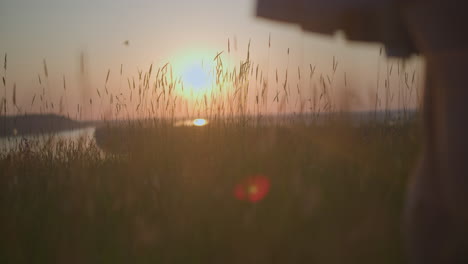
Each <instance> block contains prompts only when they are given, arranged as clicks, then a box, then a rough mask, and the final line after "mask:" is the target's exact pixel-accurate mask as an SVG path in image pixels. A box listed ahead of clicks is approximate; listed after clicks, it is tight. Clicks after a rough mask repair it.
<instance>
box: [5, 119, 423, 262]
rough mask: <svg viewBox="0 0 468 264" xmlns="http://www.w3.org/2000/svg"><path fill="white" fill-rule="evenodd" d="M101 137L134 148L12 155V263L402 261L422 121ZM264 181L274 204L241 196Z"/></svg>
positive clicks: (143, 131) (8, 169) (67, 148)
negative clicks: (244, 185) (240, 186)
mask: <svg viewBox="0 0 468 264" xmlns="http://www.w3.org/2000/svg"><path fill="white" fill-rule="evenodd" d="M102 129H103V130H105V131H106V133H111V134H114V135H117V136H116V138H115V140H119V141H118V142H120V144H123V145H125V144H128V145H129V147H128V148H126V149H125V150H124V151H122V152H121V153H120V154H103V153H102V152H101V151H100V150H99V148H98V147H97V146H96V145H95V144H94V143H91V144H85V143H86V142H84V141H83V142H80V143H78V144H73V145H72V144H70V143H67V142H62V143H59V144H56V145H49V146H48V147H45V148H43V149H41V150H40V151H35V150H34V149H32V148H31V147H28V144H26V143H23V144H22V146H21V148H19V149H18V150H17V151H14V152H11V153H8V154H3V155H2V156H1V158H0V171H1V172H2V174H1V175H2V176H1V178H0V181H1V183H0V188H1V190H0V197H1V199H0V201H1V205H0V208H1V210H0V214H1V216H0V219H1V225H0V230H1V234H2V242H1V243H2V245H1V246H0V262H2V263H21V262H22V263H361V264H362V263H402V262H403V255H402V254H403V251H402V238H401V235H402V234H401V232H400V217H401V208H402V204H403V197H404V191H405V185H406V180H407V177H408V175H409V172H410V170H411V166H412V164H413V162H414V158H415V156H416V152H417V149H418V142H419V140H418V137H417V133H416V131H417V130H416V129H415V124H414V123H406V124H400V125H395V126H389V125H382V124H380V125H379V124H369V125H363V126H361V127H359V128H356V127H353V126H351V125H349V124H348V125H347V124H345V123H336V124H334V123H330V124H328V125H325V126H304V125H301V124H300V123H298V124H296V125H293V126H289V127H256V126H239V125H229V124H224V125H221V124H211V125H209V126H205V127H172V126H169V125H167V124H160V125H152V126H143V125H139V126H126V128H125V129H122V128H113V127H108V128H105V127H104V128H102ZM119 129H120V131H121V132H120V133H125V135H126V137H125V138H126V139H125V141H122V138H121V137H120V136H119V135H118V134H116V133H117V131H118V130H119ZM122 131H123V132H122ZM110 140H112V139H110ZM114 144H115V143H114ZM29 145H30V144H29ZM254 174H263V175H265V176H266V177H268V178H269V180H270V182H271V190H270V192H269V193H268V195H267V196H266V197H265V198H264V199H263V200H262V201H260V202H258V203H255V204H252V203H249V202H246V201H239V200H236V199H235V197H234V194H233V189H234V186H235V185H236V184H237V183H238V182H240V181H241V180H242V179H244V178H245V177H247V176H249V175H254Z"/></svg>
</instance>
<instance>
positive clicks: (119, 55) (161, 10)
mask: <svg viewBox="0 0 468 264" xmlns="http://www.w3.org/2000/svg"><path fill="white" fill-rule="evenodd" d="M269 34H271V39H272V47H271V53H270V57H269V58H270V63H269V64H268V65H270V67H269V68H270V71H274V69H275V68H278V69H279V70H281V69H285V68H286V67H289V68H292V69H297V66H301V67H304V69H307V68H308V65H309V64H312V65H317V70H318V71H320V72H323V73H325V74H326V73H329V72H330V70H331V67H332V66H331V65H332V59H333V56H336V58H337V60H338V61H339V62H340V63H339V70H340V71H341V73H340V74H343V73H344V72H346V73H347V78H348V79H349V80H348V81H349V82H350V83H351V84H352V85H353V86H354V89H356V90H357V91H358V92H359V93H360V97H362V100H361V101H362V104H363V105H367V104H368V102H367V101H368V98H367V97H368V96H367V95H368V94H369V90H370V89H371V88H372V86H375V84H376V79H377V66H378V61H379V46H378V45H370V44H356V43H347V42H346V41H344V40H343V38H340V37H334V38H331V37H327V36H318V35H314V34H310V33H304V32H302V31H301V30H300V28H299V27H297V26H295V25H288V24H281V23H275V22H270V21H266V20H262V19H258V18H256V17H255V1H254V0H236V1H232V0H197V1H194V0H171V1H162V0H152V1H150V0H132V1H129V0H80V1H75V0H0V36H1V37H0V52H1V53H7V54H8V71H7V77H8V78H7V81H8V84H7V85H10V86H11V85H12V83H13V82H15V83H16V85H17V94H18V95H17V97H18V99H17V100H18V101H19V102H20V103H23V104H26V103H28V104H29V103H30V101H31V97H32V96H33V94H34V93H35V91H36V90H35V89H38V80H37V79H38V77H37V75H38V74H43V65H42V64H43V59H46V60H47V64H48V70H49V72H50V74H49V75H50V83H51V84H50V85H51V86H58V87H60V86H61V83H62V79H63V76H64V75H65V76H66V79H67V85H68V87H70V88H69V90H70V95H69V97H71V99H70V100H73V97H74V96H75V97H78V96H79V93H80V92H79V91H78V90H79V89H78V87H79V84H78V82H77V76H78V73H79V58H80V53H82V52H83V53H84V54H86V58H87V66H88V67H89V74H90V82H91V84H92V85H93V86H97V87H99V86H102V85H103V83H104V81H105V77H106V74H107V71H108V69H110V70H111V73H116V72H118V71H119V70H120V65H121V64H123V65H124V70H125V72H126V73H127V74H128V75H131V74H136V72H137V68H140V69H147V67H148V66H149V65H150V64H151V63H154V64H155V66H160V65H164V64H165V63H166V62H172V63H177V62H178V61H182V60H184V58H192V57H193V58H196V59H199V58H200V57H208V58H207V59H210V58H212V57H214V56H215V55H216V53H217V52H218V51H223V50H225V51H226V50H227V40H228V38H229V39H230V41H231V44H232V46H233V48H234V40H235V39H236V40H237V46H238V51H237V53H236V52H234V51H233V52H232V53H231V55H230V56H231V57H230V58H231V59H232V60H233V61H236V60H240V59H242V58H245V53H246V48H247V43H248V41H249V39H251V42H252V44H251V50H252V51H251V56H252V58H253V60H254V61H256V63H259V64H260V65H266V64H267V63H266V62H267V58H268V52H267V50H268V37H269ZM125 40H129V45H128V46H126V45H124V44H123V42H124V41H125ZM288 48H290V51H291V52H290V56H289V58H288V56H287V53H286V50H287V49H288ZM2 57H3V56H2ZM265 67H266V66H264V68H265ZM306 67H307V68H306ZM380 67H381V71H385V67H386V66H385V62H382V61H381V66H380ZM2 74H3V73H2ZM112 77H115V75H113V74H111V79H112V81H111V83H112V84H115V83H116V79H115V78H112ZM338 78H339V79H340V80H341V79H344V78H342V77H338ZM57 89H58V88H57ZM2 92H3V87H2Z"/></svg>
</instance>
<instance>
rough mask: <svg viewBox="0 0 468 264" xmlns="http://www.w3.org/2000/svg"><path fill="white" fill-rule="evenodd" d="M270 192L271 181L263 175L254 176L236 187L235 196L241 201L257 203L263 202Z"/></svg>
mask: <svg viewBox="0 0 468 264" xmlns="http://www.w3.org/2000/svg"><path fill="white" fill-rule="evenodd" d="M269 190H270V180H269V179H268V178H267V177H265V176H263V175H254V176H250V177H248V178H246V179H244V180H243V181H242V182H241V183H239V184H237V185H236V186H235V187H234V196H235V197H236V199H238V200H241V201H249V202H252V203H256V202H259V201H261V200H263V198H265V196H266V195H267V194H268V191H269Z"/></svg>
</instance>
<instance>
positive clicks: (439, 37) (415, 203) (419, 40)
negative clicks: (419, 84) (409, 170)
mask: <svg viewBox="0 0 468 264" xmlns="http://www.w3.org/2000/svg"><path fill="white" fill-rule="evenodd" d="M444 8H445V9H444ZM405 15H406V18H407V22H408V26H409V29H410V32H411V35H412V36H413V38H414V41H415V44H416V46H417V47H418V48H419V49H420V50H421V52H422V54H423V55H424V57H425V59H426V69H427V72H426V75H427V83H426V91H425V98H426V100H425V106H424V118H425V131H424V132H425V136H426V140H425V142H424V143H425V144H424V151H423V152H424V153H423V157H424V158H423V159H422V161H421V163H420V167H419V170H418V171H417V173H416V174H415V175H413V178H412V180H411V183H410V187H409V191H408V200H407V207H406V224H407V226H406V227H407V229H406V231H407V237H408V248H409V252H408V253H409V257H410V259H411V261H412V262H411V263H468V248H467V247H466V246H467V243H466V241H467V240H468V234H467V230H468V218H467V212H468V170H467V168H468V152H467V151H468V141H467V139H468V138H467V135H468V129H467V128H468V125H467V121H468V116H467V112H468V108H467V107H468V101H467V100H468V85H467V84H466V78H468V71H467V69H468V53H467V49H466V46H467V45H466V40H465V39H464V38H466V37H464V35H463V34H464V32H463V30H462V29H461V28H460V27H461V25H459V24H457V23H458V22H459V21H457V20H461V16H462V15H464V14H463V12H461V11H457V10H455V9H453V8H450V7H448V8H447V7H440V6H435V5H433V6H431V5H430V4H427V2H426V3H425V2H416V4H414V5H412V6H410V7H409V8H408V9H406V13H405ZM464 207H465V208H464Z"/></svg>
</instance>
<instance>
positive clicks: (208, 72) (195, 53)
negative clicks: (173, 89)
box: [172, 50, 216, 100]
mask: <svg viewBox="0 0 468 264" xmlns="http://www.w3.org/2000/svg"><path fill="white" fill-rule="evenodd" d="M213 54H216V52H215V51H209V50H188V51H186V52H183V53H180V54H178V55H177V56H176V57H174V59H173V60H172V66H173V70H174V73H175V75H176V76H177V78H180V80H181V81H182V85H183V90H182V91H180V92H181V93H182V94H181V95H182V96H183V97H185V98H186V99H192V100H196V99H197V98H201V97H203V96H204V95H207V94H209V92H210V91H211V90H212V89H213V87H214V85H215V81H214V80H215V77H214V75H213V71H214V63H213V58H212V57H213Z"/></svg>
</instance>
